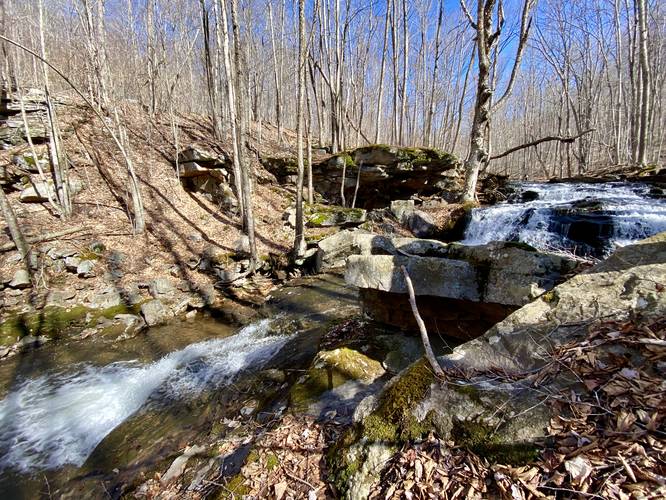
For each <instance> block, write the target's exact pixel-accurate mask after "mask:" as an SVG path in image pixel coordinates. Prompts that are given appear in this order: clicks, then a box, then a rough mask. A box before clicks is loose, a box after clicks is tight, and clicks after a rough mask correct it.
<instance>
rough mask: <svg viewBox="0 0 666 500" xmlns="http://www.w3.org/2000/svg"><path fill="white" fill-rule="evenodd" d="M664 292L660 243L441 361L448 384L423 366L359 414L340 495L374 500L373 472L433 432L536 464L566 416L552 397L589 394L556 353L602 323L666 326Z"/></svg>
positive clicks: (629, 252) (493, 458) (627, 255)
mask: <svg viewBox="0 0 666 500" xmlns="http://www.w3.org/2000/svg"><path fill="white" fill-rule="evenodd" d="M664 283H666V233H661V234H660V235H657V236H655V237H652V238H649V239H647V240H644V241H641V242H640V243H638V244H635V245H631V246H628V247H625V248H622V249H620V250H618V251H616V252H615V253H614V254H613V255H612V256H611V257H610V258H609V259H607V260H606V261H604V262H602V263H600V264H597V265H596V266H594V267H593V268H591V269H589V270H587V271H586V272H583V273H581V274H579V275H577V276H574V277H573V278H571V279H569V280H568V281H566V282H564V283H562V284H560V285H558V286H556V287H555V288H554V289H553V290H551V291H550V292H548V293H546V294H543V295H541V296H540V297H539V298H537V299H536V300H534V301H532V302H531V303H529V304H527V305H525V306H523V307H522V308H520V309H518V310H517V311H515V312H514V313H513V314H511V315H510V316H508V317H507V318H506V319H505V320H503V321H501V322H500V323H498V324H497V325H495V326H494V327H492V328H491V329H490V330H488V331H487V332H486V333H485V334H484V335H483V336H482V337H479V338H478V339H475V340H472V341H470V342H467V343H464V344H462V345H460V346H459V347H457V348H455V349H454V350H453V353H452V354H449V355H446V356H442V357H440V358H439V362H440V365H442V366H443V367H444V369H445V370H446V372H447V379H446V380H438V379H436V378H435V377H434V376H433V374H432V371H431V370H430V369H429V367H428V366H427V364H425V362H424V361H420V362H417V363H416V364H414V365H412V366H411V367H409V368H408V369H406V370H405V371H403V372H402V373H401V374H400V375H398V376H397V377H395V378H394V379H393V380H392V381H391V382H390V383H389V384H388V385H387V387H386V388H385V389H384V390H383V391H382V392H381V393H380V394H378V395H375V396H371V397H368V398H366V400H364V401H363V402H362V403H361V404H360V405H359V407H358V409H357V411H356V413H355V415H354V419H355V421H356V423H357V426H356V427H355V428H354V430H353V431H351V432H350V433H349V434H348V435H347V436H346V438H344V439H342V440H340V443H341V444H340V446H339V447H338V448H337V449H336V450H334V453H332V454H331V455H330V456H331V459H330V461H329V465H331V467H332V477H333V479H334V481H335V483H336V485H337V486H338V487H339V488H340V489H342V490H343V491H345V492H346V494H347V497H348V498H359V499H360V498H366V497H367V493H368V491H369V488H370V487H371V485H372V484H373V483H374V482H376V480H377V479H378V473H379V469H376V470H373V469H372V468H371V467H367V466H366V464H367V463H369V462H374V461H375V459H376V457H377V456H381V457H384V458H387V457H388V456H390V455H391V454H392V453H393V452H394V451H395V450H397V449H398V448H399V447H400V445H401V443H403V442H404V441H406V440H409V439H416V438H419V437H422V436H423V435H425V434H427V433H428V432H430V431H433V430H434V431H436V432H437V434H438V436H439V437H440V438H442V440H444V441H446V440H452V441H454V442H455V444H456V445H459V446H464V447H467V448H469V449H471V450H473V451H474V452H476V453H477V454H479V455H481V456H482V457H484V458H486V459H488V460H489V461H490V462H491V463H492V462H499V463H512V464H523V463H526V462H528V461H530V460H531V459H533V458H534V457H535V456H536V454H537V453H538V450H539V447H540V446H541V445H542V443H543V442H544V440H545V439H546V438H547V437H548V435H549V430H548V425H549V422H550V419H551V418H552V417H554V416H555V415H556V412H557V410H556V409H555V406H553V405H549V404H545V403H546V402H547V400H549V398H550V396H551V395H557V394H569V393H571V392H572V391H584V390H587V389H586V388H585V386H584V385H583V384H582V381H581V379H580V378H579V377H578V376H576V375H575V374H573V373H571V372H569V371H568V370H566V369H564V370H557V369H553V370H550V371H548V370H547V367H548V366H550V365H551V363H552V361H553V356H552V355H553V353H554V352H555V351H556V350H557V349H558V348H559V347H562V346H564V345H569V344H572V343H576V342H580V341H582V340H584V339H585V338H586V336H587V332H588V328H589V327H590V326H591V325H594V324H595V323H600V322H603V321H607V320H609V319H613V320H618V321H624V320H626V319H628V318H643V319H659V318H663V317H664V316H666V291H665V289H664V285H663V284H664ZM617 334H618V335H621V334H622V333H621V332H620V331H618V332H617ZM602 350H603V349H602ZM590 352H591V351H590ZM607 354H608V355H610V356H615V357H618V356H619V355H621V353H620V352H619V351H618V352H614V351H612V350H608V352H607ZM626 356H630V354H628V353H627V354H626ZM627 359H628V358H627ZM601 362H602V361H601V360H598V361H597V363H601ZM637 362H640V360H637ZM599 366H600V369H603V365H601V364H600V365H599ZM540 370H547V372H540ZM463 374H468V375H467V376H464V375H463ZM542 375H544V376H542Z"/></svg>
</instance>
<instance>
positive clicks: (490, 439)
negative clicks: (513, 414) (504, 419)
mask: <svg viewBox="0 0 666 500" xmlns="http://www.w3.org/2000/svg"><path fill="white" fill-rule="evenodd" d="M451 437H452V438H453V440H454V441H455V443H456V444H457V445H460V446H463V447H465V448H467V449H469V450H470V451H473V452H474V453H476V454H477V455H479V456H480V457H483V458H485V459H487V460H488V461H489V462H491V463H500V464H511V465H524V464H526V463H528V462H530V461H532V460H534V459H536V458H537V455H538V453H539V450H538V448H537V447H536V446H535V445H534V444H531V443H506V442H503V441H501V439H500V438H499V437H498V435H497V432H496V429H494V428H491V427H488V426H487V425H485V424H483V423H480V422H475V421H471V420H466V421H458V422H455V423H454V426H453V429H452V430H451Z"/></svg>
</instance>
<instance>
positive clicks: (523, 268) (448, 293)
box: [345, 235, 576, 306]
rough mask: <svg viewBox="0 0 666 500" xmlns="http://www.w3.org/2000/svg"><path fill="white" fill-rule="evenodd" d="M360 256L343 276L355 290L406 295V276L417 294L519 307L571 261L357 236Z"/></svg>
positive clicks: (508, 246)
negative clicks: (405, 273) (361, 289)
mask: <svg viewBox="0 0 666 500" xmlns="http://www.w3.org/2000/svg"><path fill="white" fill-rule="evenodd" d="M356 242H357V245H358V247H359V250H360V255H352V256H350V257H349V258H348V259H347V269H346V273H345V278H346V280H347V282H348V283H350V284H353V285H356V286H358V287H359V288H369V289H374V290H378V291H383V292H391V293H407V288H406V284H405V280H404V276H403V275H402V272H401V270H400V267H401V266H405V267H406V269H407V271H408V272H409V275H410V277H411V278H412V282H413V283H414V290H415V293H416V295H417V296H418V295H429V296H433V297H445V298H450V299H462V300H470V301H473V302H492V303H497V304H504V305H512V306H522V305H524V304H526V303H528V302H530V301H531V300H533V299H534V298H536V297H538V296H539V295H541V294H543V293H545V292H546V291H548V290H550V289H551V288H553V286H555V284H556V283H557V281H558V280H561V279H562V276H563V275H565V274H566V273H568V272H570V271H572V270H573V269H574V267H575V266H576V263H575V261H573V260H571V259H568V258H566V257H562V256H559V255H554V254H548V253H543V252H538V251H536V250H534V249H533V248H531V247H529V246H527V245H520V244H514V243H505V242H493V243H489V244H487V245H481V246H465V245H460V244H455V243H451V244H446V243H441V242H438V241H434V240H420V239H414V238H393V239H391V238H386V237H378V236H373V235H364V236H361V235H359V236H357V237H356Z"/></svg>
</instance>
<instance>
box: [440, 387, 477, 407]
mask: <svg viewBox="0 0 666 500" xmlns="http://www.w3.org/2000/svg"><path fill="white" fill-rule="evenodd" d="M447 387H448V388H449V389H451V390H453V391H455V392H457V393H458V394H463V395H465V396H467V397H468V398H469V399H471V400H472V401H473V402H474V403H477V404H482V402H481V397H480V396H479V390H478V389H477V388H476V387H475V386H473V385H472V384H457V383H449V384H448V386H447Z"/></svg>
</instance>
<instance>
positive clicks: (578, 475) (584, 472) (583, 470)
mask: <svg viewBox="0 0 666 500" xmlns="http://www.w3.org/2000/svg"><path fill="white" fill-rule="evenodd" d="M564 468H565V469H566V470H567V472H568V473H569V475H571V479H572V480H573V481H574V482H575V483H577V484H578V485H581V484H583V482H584V481H585V480H586V479H587V478H588V476H589V475H590V474H591V473H592V464H590V461H589V460H588V459H587V458H584V457H582V456H580V455H579V456H577V457H575V458H572V459H571V460H567V461H566V462H564Z"/></svg>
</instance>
